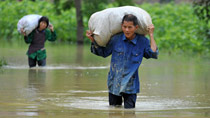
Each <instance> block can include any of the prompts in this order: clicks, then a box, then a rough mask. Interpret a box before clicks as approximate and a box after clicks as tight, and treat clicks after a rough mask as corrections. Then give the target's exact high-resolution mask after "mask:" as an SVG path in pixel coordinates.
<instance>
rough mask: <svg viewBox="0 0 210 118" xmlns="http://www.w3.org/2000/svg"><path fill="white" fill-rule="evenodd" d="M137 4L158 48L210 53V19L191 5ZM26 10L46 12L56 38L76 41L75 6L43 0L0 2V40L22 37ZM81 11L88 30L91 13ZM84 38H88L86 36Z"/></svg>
mask: <svg viewBox="0 0 210 118" xmlns="http://www.w3.org/2000/svg"><path fill="white" fill-rule="evenodd" d="M86 1H88V0H86ZM100 5H101V7H100V8H103V9H104V8H108V7H116V6H119V4H116V3H112V4H108V3H106V2H104V3H103V4H102V3H101V4H100ZM136 6H138V7H141V8H143V9H145V10H146V11H148V13H149V14H150V15H151V17H152V19H153V23H154V25H155V40H156V41H157V44H158V47H159V49H161V50H162V49H163V50H167V51H168V52H172V51H183V52H186V51H190V52H196V53H199V54H206V53H208V54H209V52H210V49H209V47H210V43H209V39H208V37H207V35H206V30H205V29H210V23H209V22H208V24H206V22H205V21H202V20H200V19H199V18H198V17H197V15H196V14H195V13H194V7H193V5H191V4H175V3H169V4H142V5H136ZM87 9H88V7H87V6H85V5H83V11H88V10H87ZM98 9H99V8H98ZM58 11H59V12H58ZM27 14H40V15H44V16H48V17H49V18H50V22H51V23H52V24H53V25H54V27H55V30H56V32H57V34H58V39H59V42H61V41H62V42H65V41H70V42H76V10H75V8H74V7H72V6H71V7H69V8H68V9H62V6H55V4H53V3H49V2H46V1H38V2H32V1H27V0H23V1H22V2H17V1H2V2H0V16H1V19H0V29H1V30H0V40H9V41H10V42H15V41H16V40H20V39H21V40H22V38H23V36H21V35H20V34H19V33H18V31H17V22H18V20H19V19H20V18H22V17H23V16H25V15H27ZM83 15H84V16H83V22H84V27H85V29H84V30H87V29H88V19H89V15H90V13H89V12H88V13H86V12H84V13H83ZM81 35H82V34H81ZM83 35H85V34H83ZM85 41H86V42H89V41H88V39H85Z"/></svg>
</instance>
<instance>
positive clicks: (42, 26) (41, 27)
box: [39, 21, 47, 30]
mask: <svg viewBox="0 0 210 118" xmlns="http://www.w3.org/2000/svg"><path fill="white" fill-rule="evenodd" d="M45 28H47V23H46V22H45V21H41V22H40V24H39V30H44V29H45Z"/></svg>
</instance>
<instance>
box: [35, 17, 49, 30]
mask: <svg viewBox="0 0 210 118" xmlns="http://www.w3.org/2000/svg"><path fill="white" fill-rule="evenodd" d="M42 21H45V22H46V23H47V27H48V25H49V19H48V18H47V17H46V16H42V17H41V18H40V19H39V22H38V28H39V25H40V22H42ZM47 27H46V28H47Z"/></svg>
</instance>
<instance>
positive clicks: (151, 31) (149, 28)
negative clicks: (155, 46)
mask: <svg viewBox="0 0 210 118" xmlns="http://www.w3.org/2000/svg"><path fill="white" fill-rule="evenodd" d="M154 30H155V26H154V25H153V24H151V25H149V26H148V32H149V35H151V34H153V32H154Z"/></svg>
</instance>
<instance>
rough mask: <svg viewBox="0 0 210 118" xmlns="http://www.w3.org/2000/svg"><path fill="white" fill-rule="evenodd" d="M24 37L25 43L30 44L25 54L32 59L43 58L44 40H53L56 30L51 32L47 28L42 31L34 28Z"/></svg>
mask: <svg viewBox="0 0 210 118" xmlns="http://www.w3.org/2000/svg"><path fill="white" fill-rule="evenodd" d="M24 39H25V42H26V43H27V44H30V46H29V49H28V51H27V55H28V56H29V57H30V58H32V59H35V58H36V59H37V60H43V59H45V58H46V57H47V56H46V50H45V48H44V46H45V45H44V44H45V41H46V40H48V41H55V40H56V32H55V31H54V32H51V31H50V30H49V29H45V30H43V31H38V30H37V29H35V30H33V31H32V33H30V34H29V35H28V36H25V37H24Z"/></svg>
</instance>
